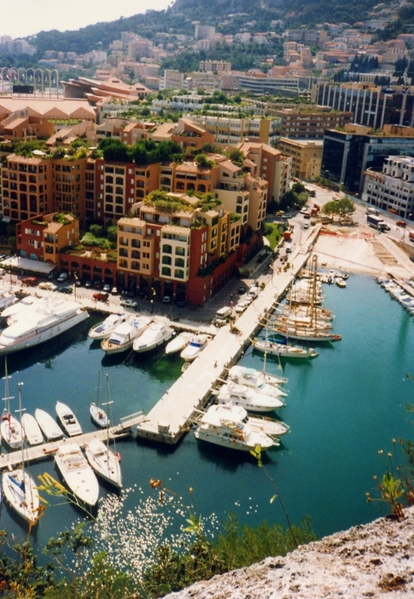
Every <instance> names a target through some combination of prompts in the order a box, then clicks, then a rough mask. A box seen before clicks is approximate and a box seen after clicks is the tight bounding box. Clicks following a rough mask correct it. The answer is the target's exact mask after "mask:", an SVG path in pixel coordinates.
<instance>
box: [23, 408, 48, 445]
mask: <svg viewBox="0 0 414 599" xmlns="http://www.w3.org/2000/svg"><path fill="white" fill-rule="evenodd" d="M22 427H23V431H24V434H25V437H26V439H27V442H28V443H29V445H40V443H43V441H44V438H43V435H42V431H41V430H40V426H39V424H38V422H37V420H36V418H35V417H34V416H32V415H31V414H29V413H27V412H24V414H22Z"/></svg>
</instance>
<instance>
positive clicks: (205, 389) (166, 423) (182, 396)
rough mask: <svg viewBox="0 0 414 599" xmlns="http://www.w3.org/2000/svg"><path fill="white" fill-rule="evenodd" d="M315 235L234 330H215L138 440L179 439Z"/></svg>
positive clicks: (287, 282) (255, 329) (276, 298)
mask: <svg viewBox="0 0 414 599" xmlns="http://www.w3.org/2000/svg"><path fill="white" fill-rule="evenodd" d="M318 233H319V227H315V230H314V231H313V232H311V233H310V234H309V237H308V238H307V240H306V243H305V244H302V246H297V247H296V248H295V249H294V250H293V252H292V253H291V254H290V263H291V267H290V268H289V269H288V270H287V271H282V272H280V273H274V276H273V277H272V279H271V280H270V282H269V283H268V284H267V285H266V286H265V288H264V289H262V290H261V291H260V292H259V294H258V296H257V298H256V299H255V300H254V301H253V302H252V303H251V304H250V306H249V307H248V308H247V309H246V310H245V312H244V313H243V314H242V315H241V316H240V317H238V318H237V320H236V321H235V326H234V328H233V329H232V328H231V327H230V326H229V325H226V326H225V327H222V328H221V329H219V330H218V332H217V334H216V335H215V337H214V338H213V339H212V340H211V342H210V343H209V344H208V345H207V347H206V348H205V349H204V350H203V351H202V353H201V354H200V356H199V357H198V358H197V359H196V360H194V362H192V363H191V364H190V366H189V367H188V368H187V369H186V370H185V371H184V373H183V374H182V375H181V376H180V378H179V379H178V380H177V381H176V382H175V383H174V384H173V385H172V387H170V389H169V390H168V391H167V392H166V393H165V394H164V395H163V396H162V397H161V399H160V400H159V401H158V402H157V404H156V405H155V406H154V407H153V408H152V410H151V411H150V412H149V413H148V415H147V416H146V417H145V418H143V419H142V421H141V422H140V423H139V424H138V426H137V435H138V436H139V437H142V438H144V439H151V440H155V441H162V442H164V443H169V444H171V445H173V444H175V443H177V442H178V441H179V440H180V439H181V437H182V435H183V434H184V433H185V432H187V431H188V429H189V425H190V424H191V422H192V421H193V420H194V412H195V411H196V410H199V409H201V408H203V407H204V406H205V405H206V403H207V401H208V399H209V396H210V392H211V389H212V387H213V385H214V384H215V382H216V380H217V379H218V378H226V377H227V368H229V367H230V366H232V365H233V364H234V363H236V362H237V360H238V359H239V358H240V356H241V355H242V354H243V352H244V351H245V349H246V348H247V347H248V346H249V345H250V343H251V341H252V339H253V338H254V337H255V336H256V335H257V333H258V331H259V330H260V329H261V328H262V326H261V325H260V324H259V321H260V320H261V318H260V317H261V316H262V315H264V313H265V312H266V311H268V310H272V308H273V307H274V306H275V304H277V303H279V301H280V300H281V298H282V297H283V296H284V294H285V293H286V290H287V288H288V287H289V286H290V284H291V282H292V278H293V276H294V275H296V274H297V273H298V272H299V271H300V270H301V269H302V268H303V266H304V264H305V263H306V261H307V259H308V255H309V252H310V251H311V250H312V247H313V245H314V244H315V242H316V239H317V237H318ZM232 330H233V331H234V332H232Z"/></svg>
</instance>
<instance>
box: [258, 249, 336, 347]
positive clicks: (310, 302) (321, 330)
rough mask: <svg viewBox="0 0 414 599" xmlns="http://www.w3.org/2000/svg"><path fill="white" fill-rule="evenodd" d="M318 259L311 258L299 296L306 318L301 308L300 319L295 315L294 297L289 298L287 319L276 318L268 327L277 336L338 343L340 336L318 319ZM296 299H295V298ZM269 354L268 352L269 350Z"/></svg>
mask: <svg viewBox="0 0 414 599" xmlns="http://www.w3.org/2000/svg"><path fill="white" fill-rule="evenodd" d="M317 270H318V258H317V256H316V255H313V256H312V265H311V278H310V279H308V281H309V283H308V285H307V289H306V291H305V293H304V295H303V296H301V302H300V303H301V304H303V305H305V306H306V317H305V315H304V314H303V308H302V312H301V316H300V318H299V317H297V315H296V310H297V308H296V304H297V303H299V302H297V301H295V298H294V297H291V301H290V304H291V305H290V310H289V317H288V318H286V315H285V316H284V317H283V318H282V317H281V316H277V317H276V318H275V319H274V320H273V321H272V322H271V323H269V326H271V327H272V330H273V331H274V332H275V333H277V334H278V335H282V336H283V337H286V339H297V340H301V341H312V342H314V341H339V340H340V339H341V336H340V335H337V334H335V333H334V332H333V331H332V330H331V329H332V327H331V325H330V324H329V321H326V320H321V319H320V318H319V314H320V310H318V306H319V304H320V303H321V301H320V300H321V298H320V294H319V290H318V280H317V279H318V272H317ZM296 299H297V298H296ZM269 353H271V352H270V350H269Z"/></svg>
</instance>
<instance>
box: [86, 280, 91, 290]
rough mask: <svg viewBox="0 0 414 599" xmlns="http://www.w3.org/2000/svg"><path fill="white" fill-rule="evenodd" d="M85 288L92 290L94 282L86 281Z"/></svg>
mask: <svg viewBox="0 0 414 599" xmlns="http://www.w3.org/2000/svg"><path fill="white" fill-rule="evenodd" d="M85 287H86V289H90V288H91V287H92V281H91V280H90V279H88V280H87V281H85Z"/></svg>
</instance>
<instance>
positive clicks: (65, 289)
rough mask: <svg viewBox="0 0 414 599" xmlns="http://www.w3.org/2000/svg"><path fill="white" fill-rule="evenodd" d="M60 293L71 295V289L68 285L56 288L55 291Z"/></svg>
mask: <svg viewBox="0 0 414 599" xmlns="http://www.w3.org/2000/svg"><path fill="white" fill-rule="evenodd" d="M57 290H58V291H59V292H60V293H72V292H73V289H72V287H71V286H70V285H64V286H63V287H58V289H57Z"/></svg>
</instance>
